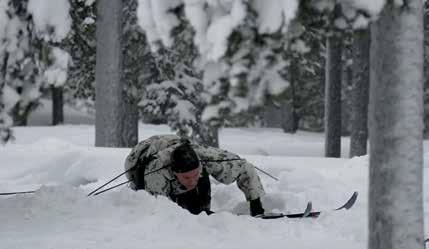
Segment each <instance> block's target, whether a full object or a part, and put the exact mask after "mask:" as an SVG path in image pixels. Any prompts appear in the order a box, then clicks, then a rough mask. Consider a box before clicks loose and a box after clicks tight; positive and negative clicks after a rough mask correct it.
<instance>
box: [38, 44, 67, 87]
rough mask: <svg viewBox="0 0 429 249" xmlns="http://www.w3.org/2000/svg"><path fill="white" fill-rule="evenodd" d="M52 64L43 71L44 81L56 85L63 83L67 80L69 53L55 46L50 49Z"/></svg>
mask: <svg viewBox="0 0 429 249" xmlns="http://www.w3.org/2000/svg"><path fill="white" fill-rule="evenodd" d="M52 57H53V58H52V60H53V62H52V65H50V66H49V67H48V68H47V69H46V71H45V72H44V77H45V79H46V81H47V82H48V83H49V84H51V85H53V86H56V87H59V86H62V85H64V83H65V82H66V80H67V69H68V63H69V61H70V56H69V54H68V53H67V52H66V51H64V50H62V49H60V48H57V47H54V48H53V49H52Z"/></svg>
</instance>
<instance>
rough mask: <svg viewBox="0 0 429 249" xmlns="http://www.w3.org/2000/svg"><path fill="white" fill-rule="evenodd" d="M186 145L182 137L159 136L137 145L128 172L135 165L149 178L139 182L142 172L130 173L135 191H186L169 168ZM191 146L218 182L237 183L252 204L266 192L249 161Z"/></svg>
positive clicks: (212, 148)
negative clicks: (177, 152)
mask: <svg viewBox="0 0 429 249" xmlns="http://www.w3.org/2000/svg"><path fill="white" fill-rule="evenodd" d="M182 143H183V140H182V138H180V137H179V136H176V135H157V136H153V137H150V138H148V139H146V140H143V141H141V142H140V143H139V144H138V145H136V146H135V147H134V148H133V149H132V151H131V152H130V154H129V155H128V157H127V158H126V161H125V170H129V169H131V168H132V167H134V166H136V167H135V169H137V168H139V169H141V168H143V169H144V170H143V172H144V174H145V176H144V180H143V181H142V182H138V181H139V179H141V178H139V175H138V174H137V172H139V170H130V171H128V172H127V174H126V176H127V178H128V179H129V180H130V181H131V188H133V189H139V188H138V187H137V186H138V185H142V184H143V186H142V187H141V188H144V189H145V190H146V191H148V192H149V193H151V194H153V195H164V196H167V197H170V198H171V196H173V195H179V194H182V193H184V192H186V189H185V187H184V186H183V185H181V184H180V183H179V181H178V180H177V179H176V177H175V176H174V174H173V172H172V171H171V169H170V167H169V165H170V164H171V159H170V155H171V153H172V152H173V150H174V149H175V148H176V147H177V146H179V145H180V144H182ZM191 145H192V148H193V149H194V150H195V152H196V153H197V155H198V157H199V160H200V162H201V165H202V167H203V168H204V169H205V170H206V172H207V173H208V174H209V175H211V176H212V177H213V178H215V179H216V180H217V181H219V182H221V183H224V184H230V183H233V182H236V183H237V185H238V188H239V189H240V190H241V191H242V192H243V193H244V195H245V197H246V199H247V200H248V201H250V200H254V199H257V198H259V197H261V196H262V195H263V194H264V193H265V192H264V189H263V186H262V184H261V181H260V179H259V176H258V174H257V173H256V170H255V167H254V166H253V165H252V164H251V163H249V162H247V161H246V160H245V159H242V158H240V157H239V156H238V155H236V154H233V153H230V152H227V151H225V150H221V149H218V148H214V147H208V146H202V145H198V144H194V143H192V144H191ZM141 172H142V171H140V173H139V174H140V175H141ZM140 181H141V180H140Z"/></svg>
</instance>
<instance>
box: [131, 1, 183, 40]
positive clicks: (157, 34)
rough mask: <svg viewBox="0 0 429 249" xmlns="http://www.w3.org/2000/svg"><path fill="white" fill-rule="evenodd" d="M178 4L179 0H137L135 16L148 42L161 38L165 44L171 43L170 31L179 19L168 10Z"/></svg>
mask: <svg viewBox="0 0 429 249" xmlns="http://www.w3.org/2000/svg"><path fill="white" fill-rule="evenodd" d="M179 4H180V1H179V0H171V1H159V0H139V5H138V8H137V17H138V20H139V25H140V26H141V27H142V28H143V29H144V30H145V32H146V36H147V39H148V42H149V43H151V44H153V43H154V42H156V41H157V40H161V41H162V42H163V43H164V44H165V45H166V46H171V45H172V44H173V39H172V37H171V36H170V33H171V31H172V29H173V28H174V27H175V26H177V25H178V24H179V20H178V19H177V17H176V16H175V15H174V13H170V12H169V11H170V10H171V9H173V8H175V7H177V6H178V5H179Z"/></svg>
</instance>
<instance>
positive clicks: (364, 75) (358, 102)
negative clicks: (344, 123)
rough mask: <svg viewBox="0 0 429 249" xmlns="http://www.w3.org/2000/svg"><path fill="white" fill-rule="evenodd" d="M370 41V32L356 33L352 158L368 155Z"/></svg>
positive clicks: (361, 31)
mask: <svg viewBox="0 0 429 249" xmlns="http://www.w3.org/2000/svg"><path fill="white" fill-rule="evenodd" d="M370 40H371V39H370V33H369V30H358V31H355V34H354V42H353V89H352V112H351V135H350V157H354V156H362V155H366V153H367V140H368V101H369V49H370Z"/></svg>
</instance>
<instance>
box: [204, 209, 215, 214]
mask: <svg viewBox="0 0 429 249" xmlns="http://www.w3.org/2000/svg"><path fill="white" fill-rule="evenodd" d="M204 212H206V214H207V215H211V214H214V213H215V212H213V211H211V210H204Z"/></svg>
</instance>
